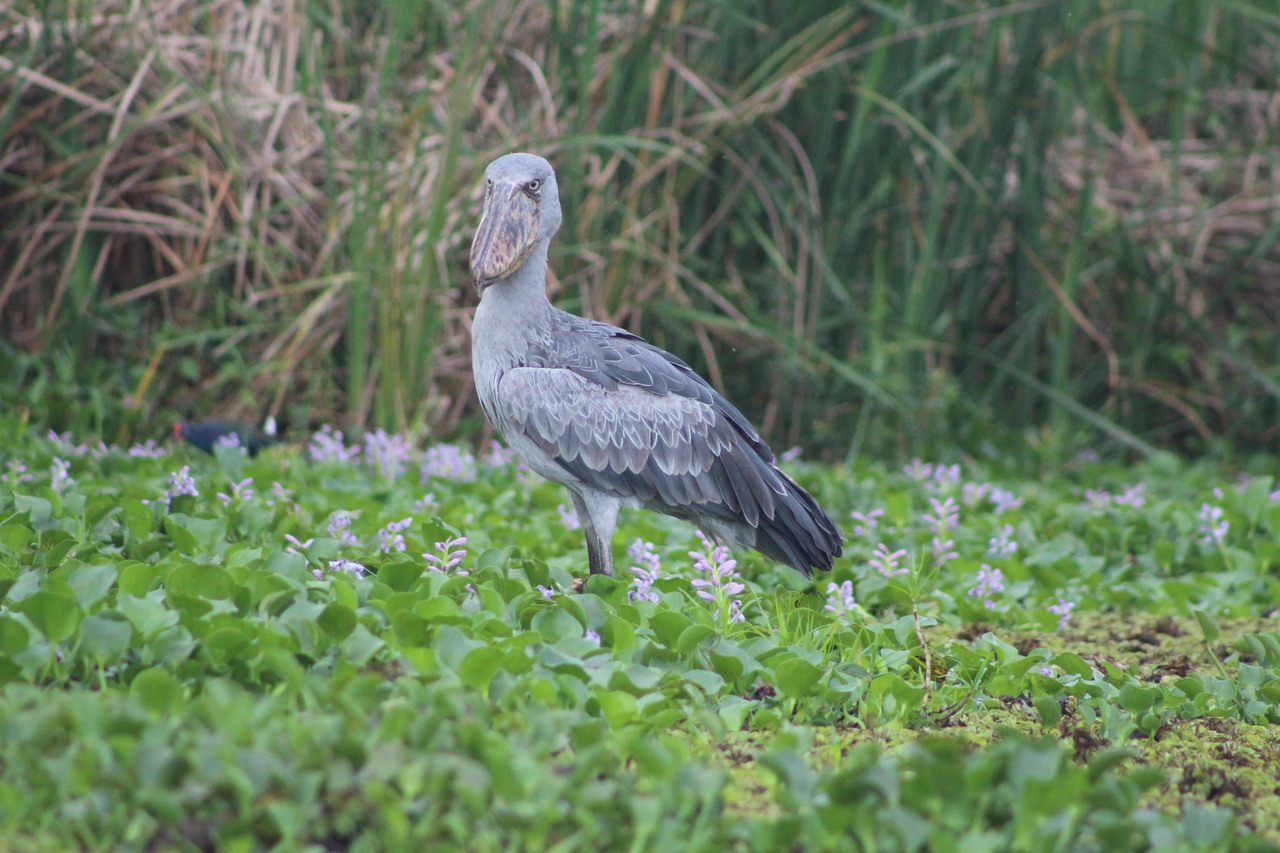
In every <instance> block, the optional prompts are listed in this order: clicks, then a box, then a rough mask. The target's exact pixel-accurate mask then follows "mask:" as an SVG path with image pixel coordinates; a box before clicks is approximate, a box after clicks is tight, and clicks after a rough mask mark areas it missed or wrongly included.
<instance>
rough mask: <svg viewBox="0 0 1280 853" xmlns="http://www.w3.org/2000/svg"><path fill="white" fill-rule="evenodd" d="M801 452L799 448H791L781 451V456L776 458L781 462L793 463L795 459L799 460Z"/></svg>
mask: <svg viewBox="0 0 1280 853" xmlns="http://www.w3.org/2000/svg"><path fill="white" fill-rule="evenodd" d="M803 452H804V450H803V449H802V448H800V447H799V446H797V447H792V448H790V449H788V450H784V451H782V454H781V455H780V456H779V457H778V458H779V459H780V460H782V461H783V462H795V461H796V460H797V459H799V458H800V454H801V453H803Z"/></svg>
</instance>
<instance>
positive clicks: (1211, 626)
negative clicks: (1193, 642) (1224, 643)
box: [1191, 610, 1222, 643]
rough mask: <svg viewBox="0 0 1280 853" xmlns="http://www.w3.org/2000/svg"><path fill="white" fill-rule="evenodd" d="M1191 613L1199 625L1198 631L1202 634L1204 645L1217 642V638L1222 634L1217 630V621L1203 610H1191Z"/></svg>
mask: <svg viewBox="0 0 1280 853" xmlns="http://www.w3.org/2000/svg"><path fill="white" fill-rule="evenodd" d="M1191 612H1192V613H1193V614H1194V615H1195V617H1196V621H1197V622H1199V623H1200V630H1201V631H1202V632H1203V633H1204V641H1205V642H1206V643H1214V642H1217V640H1218V637H1219V636H1221V634H1222V632H1221V631H1219V630H1218V622H1217V620H1216V619H1214V618H1213V617H1212V616H1210V615H1209V614H1208V613H1206V612H1205V611H1203V610H1192V611H1191Z"/></svg>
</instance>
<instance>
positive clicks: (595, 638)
mask: <svg viewBox="0 0 1280 853" xmlns="http://www.w3.org/2000/svg"><path fill="white" fill-rule="evenodd" d="M583 636H585V637H586V638H587V639H588V640H590V641H591V642H593V643H595V644H596V645H597V646H598V645H600V634H599V633H597V632H596V631H593V630H592V629H590V628H588V629H587V630H586V632H585V633H584V634H583Z"/></svg>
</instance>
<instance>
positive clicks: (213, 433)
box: [173, 421, 280, 456]
mask: <svg viewBox="0 0 1280 853" xmlns="http://www.w3.org/2000/svg"><path fill="white" fill-rule="evenodd" d="M269 426H270V425H269ZM224 436H235V439H234V441H237V442H238V444H239V446H240V447H243V448H244V449H245V450H246V451H248V453H249V455H250V456H257V455H258V451H259V450H261V449H262V448H264V447H268V446H270V445H272V444H275V443H276V442H278V441H279V440H280V438H279V436H276V435H272V434H268V433H266V432H263V431H262V430H260V429H257V428H256V427H253V426H250V425H249V424H246V423H241V422H239V421H200V422H199V423H191V422H190V421H178V422H177V423H176V424H174V425H173V437H174V438H181V439H182V440H183V441H186V442H187V443H188V444H193V445H195V446H196V447H198V448H200V449H201V450H203V451H204V452H205V453H213V449H214V448H215V447H217V446H218V441H219V439H222V438H223V437H224ZM229 440H231V439H229Z"/></svg>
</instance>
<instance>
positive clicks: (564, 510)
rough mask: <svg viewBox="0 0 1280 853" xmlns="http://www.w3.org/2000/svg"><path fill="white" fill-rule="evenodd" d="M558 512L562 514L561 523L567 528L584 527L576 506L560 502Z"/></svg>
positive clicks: (578, 528) (577, 528) (576, 528)
mask: <svg viewBox="0 0 1280 853" xmlns="http://www.w3.org/2000/svg"><path fill="white" fill-rule="evenodd" d="M556 512H558V513H559V514H560V523H561V524H563V525H564V529H565V530H581V529H582V522H581V521H579V520H578V510H577V508H576V507H572V506H566V505H565V504H560V505H559V506H557V507H556Z"/></svg>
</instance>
